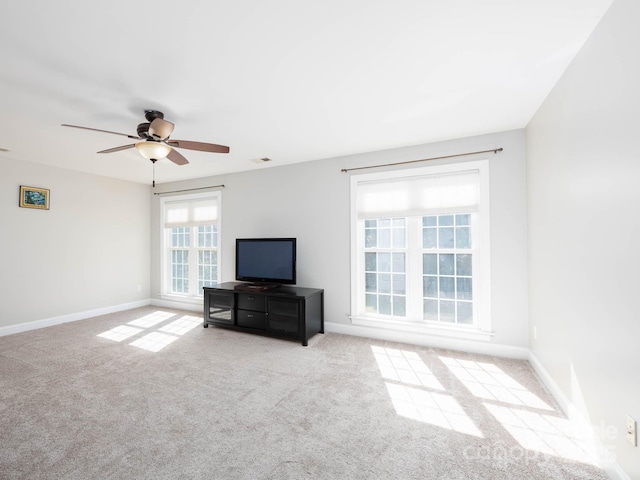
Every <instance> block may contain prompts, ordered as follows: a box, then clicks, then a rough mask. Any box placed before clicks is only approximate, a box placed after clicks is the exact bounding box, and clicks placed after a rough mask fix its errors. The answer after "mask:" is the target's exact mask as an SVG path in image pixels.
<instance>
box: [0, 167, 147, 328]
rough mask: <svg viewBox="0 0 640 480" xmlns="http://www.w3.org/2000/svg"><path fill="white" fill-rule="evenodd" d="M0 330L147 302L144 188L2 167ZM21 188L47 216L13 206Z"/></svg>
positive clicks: (65, 173)
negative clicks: (38, 197)
mask: <svg viewBox="0 0 640 480" xmlns="http://www.w3.org/2000/svg"><path fill="white" fill-rule="evenodd" d="M0 168H1V169H2V174H1V175H0V219H1V222H0V229H1V230H0V252H2V255H3V259H2V268H0V296H1V299H0V328H2V327H7V326H10V325H17V324H23V323H26V322H34V321H42V320H46V319H51V318H54V317H61V316H62V317H64V316H68V315H75V314H78V313H80V312H85V311H90V310H91V311H93V310H96V309H100V308H105V307H113V306H116V305H122V304H128V303H131V302H136V301H144V300H145V299H148V298H149V216H150V213H149V211H150V202H149V187H148V186H146V185H140V184H135V183H130V182H125V181H122V180H114V179H110V178H106V177H97V176H95V175H88V174H83V173H78V172H73V171H69V170H63V169H59V168H55V167H50V166H45V165H39V164H35V163H30V162H22V161H15V160H11V159H9V158H6V155H5V156H4V158H2V160H0ZM20 185H28V186H33V187H42V188H48V189H50V191H51V202H50V210H35V209H27V208H19V207H18V192H19V187H20Z"/></svg>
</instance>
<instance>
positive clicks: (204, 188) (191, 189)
mask: <svg viewBox="0 0 640 480" xmlns="http://www.w3.org/2000/svg"><path fill="white" fill-rule="evenodd" d="M209 188H224V185H211V186H209V187H198V188H185V189H184V190H172V191H170V192H153V194H154V195H165V194H167V193H180V192H193V191H194V190H207V189H209Z"/></svg>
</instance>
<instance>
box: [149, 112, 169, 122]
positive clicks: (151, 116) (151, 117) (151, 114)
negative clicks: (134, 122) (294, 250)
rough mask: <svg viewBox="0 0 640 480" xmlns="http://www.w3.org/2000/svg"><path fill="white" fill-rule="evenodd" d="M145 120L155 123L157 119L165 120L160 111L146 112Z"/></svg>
mask: <svg viewBox="0 0 640 480" xmlns="http://www.w3.org/2000/svg"><path fill="white" fill-rule="evenodd" d="M144 118H146V119H147V121H148V122H153V121H154V120H155V119H156V118H164V113H162V112H159V111H158V110H145V111H144Z"/></svg>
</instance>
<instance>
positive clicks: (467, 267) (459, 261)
mask: <svg viewBox="0 0 640 480" xmlns="http://www.w3.org/2000/svg"><path fill="white" fill-rule="evenodd" d="M471 263H472V255H471V254H466V253H461V254H458V255H456V274H457V275H459V276H465V277H470V276H471Z"/></svg>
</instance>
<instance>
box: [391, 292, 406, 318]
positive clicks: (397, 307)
mask: <svg viewBox="0 0 640 480" xmlns="http://www.w3.org/2000/svg"><path fill="white" fill-rule="evenodd" d="M393 314H394V315H395V316H396V317H404V316H406V315H407V305H406V298H405V297H397V296H394V297H393Z"/></svg>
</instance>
